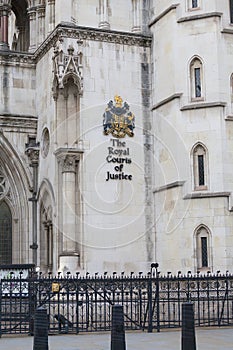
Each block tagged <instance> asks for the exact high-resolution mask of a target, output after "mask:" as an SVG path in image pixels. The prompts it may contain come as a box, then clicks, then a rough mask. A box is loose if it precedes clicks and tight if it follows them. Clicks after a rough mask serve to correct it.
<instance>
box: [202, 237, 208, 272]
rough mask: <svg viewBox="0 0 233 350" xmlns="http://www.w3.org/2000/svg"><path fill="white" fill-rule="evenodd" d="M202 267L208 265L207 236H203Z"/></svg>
mask: <svg viewBox="0 0 233 350" xmlns="http://www.w3.org/2000/svg"><path fill="white" fill-rule="evenodd" d="M201 260H202V267H208V251H207V237H201Z"/></svg>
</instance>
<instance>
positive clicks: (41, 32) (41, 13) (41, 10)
mask: <svg viewBox="0 0 233 350" xmlns="http://www.w3.org/2000/svg"><path fill="white" fill-rule="evenodd" d="M37 13H38V28H37V38H38V40H37V46H39V45H40V44H41V43H42V42H43V41H44V39H45V6H44V5H40V6H38V7H37Z"/></svg>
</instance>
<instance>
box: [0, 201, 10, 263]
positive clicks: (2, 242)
mask: <svg viewBox="0 0 233 350" xmlns="http://www.w3.org/2000/svg"><path fill="white" fill-rule="evenodd" d="M7 264H12V215H11V211H10V209H9V207H8V205H7V204H6V203H5V202H1V204H0V265H7Z"/></svg>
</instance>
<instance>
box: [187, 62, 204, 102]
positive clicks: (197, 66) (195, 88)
mask: <svg viewBox="0 0 233 350" xmlns="http://www.w3.org/2000/svg"><path fill="white" fill-rule="evenodd" d="M190 85H191V100H195V101H196V100H203V99H204V94H203V64H202V62H201V60H200V59H199V58H197V57H195V58H194V59H193V60H192V61H191V63H190Z"/></svg>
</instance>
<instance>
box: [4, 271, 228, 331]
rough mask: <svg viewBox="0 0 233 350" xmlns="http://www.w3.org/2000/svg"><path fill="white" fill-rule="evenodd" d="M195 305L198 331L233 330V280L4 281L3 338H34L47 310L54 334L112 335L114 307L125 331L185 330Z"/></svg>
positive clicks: (156, 275) (38, 278)
mask: <svg viewBox="0 0 233 350" xmlns="http://www.w3.org/2000/svg"><path fill="white" fill-rule="evenodd" d="M187 301H191V302H193V304H194V312H195V324H196V326H200V327H201V326H232V325H233V275H231V274H226V275H221V274H220V273H217V274H213V275H211V274H208V275H205V276H204V275H203V276H202V275H201V274H197V275H191V274H190V273H188V274H187V275H182V274H181V273H179V274H178V275H177V276H173V275H171V274H168V275H166V276H161V275H160V274H159V273H158V272H157V271H156V269H154V271H153V270H152V271H151V272H150V273H148V274H146V275H143V274H142V273H140V274H138V275H137V276H136V275H134V274H131V275H130V276H124V275H120V276H117V275H116V274H114V275H113V276H107V275H103V276H99V275H97V274H96V275H95V276H93V277H91V276H90V275H87V276H85V277H81V276H80V275H79V274H77V275H76V276H71V275H70V274H67V275H66V276H65V277H61V276H55V277H52V275H51V274H50V275H48V276H42V275H40V274H39V275H37V274H34V275H31V276H30V277H29V278H21V277H17V278H13V276H10V277H8V278H6V279H2V280H1V283H0V333H1V334H5V333H29V334H33V323H34V314H35V310H36V309H37V308H38V307H39V306H44V307H45V308H46V309H47V313H48V321H49V333H54V334H55V333H79V332H94V331H106V330H110V328H111V312H112V305H115V304H119V305H122V306H123V310H124V322H125V329H126V330H127V329H128V330H129V329H130V330H144V331H148V332H152V331H153V330H154V331H156V330H157V331H159V330H160V329H162V328H175V327H181V322H182V320H181V309H182V304H183V303H184V302H187Z"/></svg>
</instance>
